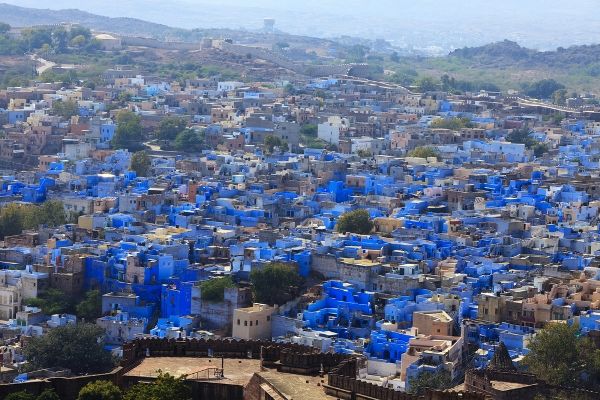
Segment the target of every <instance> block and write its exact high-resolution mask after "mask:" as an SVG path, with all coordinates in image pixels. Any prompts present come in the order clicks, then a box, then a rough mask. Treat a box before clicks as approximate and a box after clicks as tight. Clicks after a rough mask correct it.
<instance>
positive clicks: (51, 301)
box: [25, 288, 74, 315]
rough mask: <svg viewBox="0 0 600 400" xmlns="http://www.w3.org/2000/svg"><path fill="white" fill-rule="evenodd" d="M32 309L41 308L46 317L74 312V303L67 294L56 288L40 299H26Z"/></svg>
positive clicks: (41, 295)
mask: <svg viewBox="0 0 600 400" xmlns="http://www.w3.org/2000/svg"><path fill="white" fill-rule="evenodd" d="M25 304H27V305H28V306H30V307H39V308H41V309H42V312H43V313H44V314H46V315H53V314H65V313H71V312H73V310H74V308H73V305H74V302H73V299H72V298H71V297H70V296H67V294H66V293H65V292H63V291H62V290H59V289H55V288H49V289H46V290H45V291H44V292H42V293H41V294H40V295H39V297H36V298H31V299H25Z"/></svg>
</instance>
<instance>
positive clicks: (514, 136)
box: [506, 127, 538, 148]
mask: <svg viewBox="0 0 600 400" xmlns="http://www.w3.org/2000/svg"><path fill="white" fill-rule="evenodd" d="M506 140H507V141H509V142H511V143H520V144H524V145H525V147H527V148H531V147H533V146H535V145H536V144H537V143H538V141H537V140H535V138H534V137H533V136H531V131H530V130H529V128H528V127H524V128H522V129H513V130H512V131H511V132H510V133H509V134H508V135H506Z"/></svg>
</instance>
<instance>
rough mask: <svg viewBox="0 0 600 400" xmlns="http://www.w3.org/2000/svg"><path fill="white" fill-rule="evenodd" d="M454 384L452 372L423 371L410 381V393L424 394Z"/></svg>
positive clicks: (447, 387)
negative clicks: (451, 376) (451, 377)
mask: <svg viewBox="0 0 600 400" xmlns="http://www.w3.org/2000/svg"><path fill="white" fill-rule="evenodd" d="M451 386H452V381H451V379H450V373H449V372H448V371H445V370H444V371H443V372H441V373H435V374H434V373H432V372H422V373H420V374H419V375H418V377H417V378H414V379H411V380H410V382H409V390H408V393H410V394H414V395H423V394H424V393H425V392H426V391H427V390H428V389H429V390H445V389H449V388H450V387H451Z"/></svg>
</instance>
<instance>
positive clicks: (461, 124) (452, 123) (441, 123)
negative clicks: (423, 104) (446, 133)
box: [430, 117, 473, 131]
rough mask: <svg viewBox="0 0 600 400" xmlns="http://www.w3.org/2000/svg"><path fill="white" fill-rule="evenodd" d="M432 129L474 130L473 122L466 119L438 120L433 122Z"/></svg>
mask: <svg viewBox="0 0 600 400" xmlns="http://www.w3.org/2000/svg"><path fill="white" fill-rule="evenodd" d="M430 127H431V128H432V129H451V130H453V131H459V130H461V129H464V128H472V127H473V124H472V123H471V120H470V119H469V118H466V117H462V118H461V117H455V118H436V119H434V120H433V121H431V125H430Z"/></svg>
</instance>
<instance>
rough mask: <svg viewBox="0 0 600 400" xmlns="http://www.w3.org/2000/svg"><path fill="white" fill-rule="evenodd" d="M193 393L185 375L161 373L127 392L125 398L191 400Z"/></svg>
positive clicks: (125, 399)
mask: <svg viewBox="0 0 600 400" xmlns="http://www.w3.org/2000/svg"><path fill="white" fill-rule="evenodd" d="M191 398H192V393H191V391H190V388H189V387H188V386H187V384H186V383H185V377H184V376H180V377H179V378H175V377H174V376H172V375H169V374H162V373H161V374H160V375H159V376H158V378H157V379H156V380H155V381H154V382H152V383H150V384H147V383H138V384H137V385H135V386H133V387H132V388H131V389H129V390H128V391H127V393H125V396H123V400H190V399H191Z"/></svg>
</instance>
